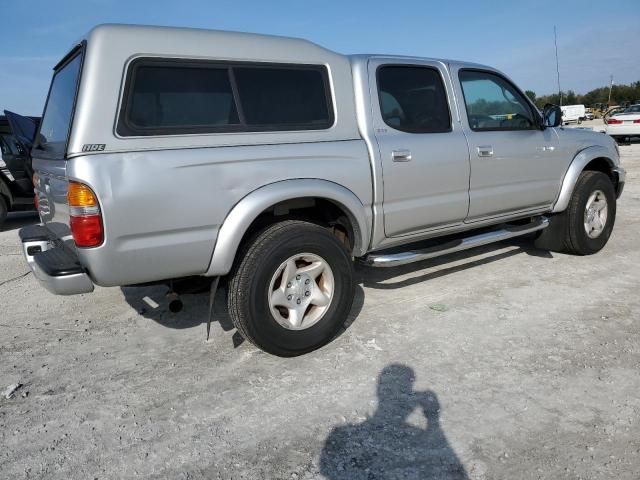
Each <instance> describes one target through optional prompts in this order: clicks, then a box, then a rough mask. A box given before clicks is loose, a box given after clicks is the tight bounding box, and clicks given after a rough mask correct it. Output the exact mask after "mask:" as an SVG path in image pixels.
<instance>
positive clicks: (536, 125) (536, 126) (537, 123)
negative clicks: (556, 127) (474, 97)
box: [457, 68, 542, 133]
mask: <svg viewBox="0 0 640 480" xmlns="http://www.w3.org/2000/svg"><path fill="white" fill-rule="evenodd" d="M463 72H478V73H484V74H488V75H491V76H494V77H498V78H500V79H501V80H503V81H504V82H506V83H507V84H508V85H510V86H511V87H512V88H513V89H514V90H515V91H516V93H518V94H519V95H520V96H521V97H522V99H524V101H525V103H526V105H527V106H528V110H529V113H531V117H532V118H533V125H532V126H530V127H526V128H523V127H513V128H473V127H472V126H471V122H470V121H469V107H468V105H467V99H466V97H465V93H464V86H463V85H462V80H461V79H460V74H461V73H463ZM457 77H458V84H459V85H460V92H461V93H462V102H463V103H464V112H465V116H466V119H467V126H468V127H469V129H470V130H472V131H474V132H477V133H482V132H521V131H530V130H540V127H541V125H542V119H541V117H540V114H539V113H538V109H537V108H536V107H535V105H534V104H533V103H532V102H531V100H529V98H528V97H527V96H526V95H525V94H524V93H523V92H522V90H520V89H519V88H518V87H517V85H516V84H515V83H513V82H512V81H511V80H509V79H508V78H507V77H505V76H504V75H502V74H500V73H498V72H496V71H493V70H485V69H482V68H461V69H459V70H458V72H457Z"/></svg>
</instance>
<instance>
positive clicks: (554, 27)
mask: <svg viewBox="0 0 640 480" xmlns="http://www.w3.org/2000/svg"><path fill="white" fill-rule="evenodd" d="M553 41H554V43H555V46H556V73H557V74H558V95H560V106H562V89H561V88H560V63H559V62H558V34H557V33H556V26H555V25H554V26H553Z"/></svg>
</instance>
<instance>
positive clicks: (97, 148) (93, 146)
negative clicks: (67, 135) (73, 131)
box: [82, 143, 106, 152]
mask: <svg viewBox="0 0 640 480" xmlns="http://www.w3.org/2000/svg"><path fill="white" fill-rule="evenodd" d="M104 147H106V145H105V144H104V143H85V144H84V145H82V151H83V152H102V151H103V150H104Z"/></svg>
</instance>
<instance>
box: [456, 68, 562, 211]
mask: <svg viewBox="0 0 640 480" xmlns="http://www.w3.org/2000/svg"><path fill="white" fill-rule="evenodd" d="M453 75H454V77H455V76H456V72H454V74H453ZM457 77H458V79H459V83H458V82H456V83H458V85H457V87H458V88H459V89H460V94H459V97H460V98H461V100H462V102H461V103H463V104H464V105H463V108H462V110H464V111H465V112H466V122H464V125H465V133H466V134H467V137H468V139H469V150H470V161H471V179H470V182H469V197H470V206H469V216H468V218H467V221H468V222H469V221H474V220H479V219H481V218H485V217H493V216H503V215H504V216H507V215H510V214H514V213H517V212H527V211H536V210H544V209H545V208H547V207H549V206H550V205H551V204H552V203H553V202H554V200H555V198H556V195H557V193H558V191H559V189H560V182H561V180H562V177H563V173H564V169H566V166H567V162H566V161H563V159H562V158H561V156H562V152H561V149H560V148H558V147H559V142H558V135H557V134H556V132H555V130H554V129H553V128H547V129H541V128H540V117H539V114H538V113H537V112H536V111H535V110H534V107H533V106H532V105H531V103H530V102H528V101H527V100H526V98H525V97H524V95H523V94H522V93H521V92H520V91H519V90H518V89H517V88H516V87H515V86H514V85H513V84H512V83H511V82H510V81H509V80H507V79H506V78H504V77H503V76H501V75H499V74H498V73H496V72H491V71H485V70H476V69H462V70H459V71H458V72H457ZM454 82H455V80H454Z"/></svg>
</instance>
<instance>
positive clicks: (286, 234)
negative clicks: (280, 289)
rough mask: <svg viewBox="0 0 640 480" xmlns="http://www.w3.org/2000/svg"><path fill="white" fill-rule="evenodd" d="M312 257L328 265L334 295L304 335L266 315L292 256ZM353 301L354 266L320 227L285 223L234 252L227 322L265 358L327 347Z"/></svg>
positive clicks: (256, 236)
mask: <svg viewBox="0 0 640 480" xmlns="http://www.w3.org/2000/svg"><path fill="white" fill-rule="evenodd" d="M300 253H311V254H314V255H317V256H319V257H321V258H322V259H323V260H324V261H325V262H326V263H328V264H329V266H330V267H331V270H332V272H333V277H334V294H333V299H332V301H331V303H330V304H329V306H328V308H327V310H326V312H325V314H324V315H323V316H322V318H320V320H319V321H318V322H317V323H315V324H313V325H311V326H310V327H309V328H307V329H304V330H290V329H287V328H285V327H283V326H282V325H280V324H279V323H278V322H277V321H276V319H275V318H274V316H273V315H272V313H271V310H270V307H269V301H268V291H269V285H270V282H271V278H272V277H273V275H274V274H275V272H276V271H277V270H278V268H279V267H280V265H282V263H283V262H285V261H286V260H287V259H288V258H290V257H291V256H294V255H296V254H300ZM353 295H354V282H353V262H352V261H351V256H350V254H349V252H347V250H346V248H345V247H344V245H343V244H342V243H340V241H339V240H338V239H337V238H336V237H335V236H334V235H333V234H332V233H331V232H329V231H328V230H327V229H326V228H323V227H321V226H319V225H316V224H313V223H309V222H304V221H299V220H287V221H283V222H280V223H276V224H273V225H270V226H268V227H266V228H265V229H264V230H262V231H261V232H259V233H258V234H257V235H255V236H254V237H253V238H252V239H251V240H250V241H249V242H247V244H246V245H245V246H244V247H243V248H242V249H241V250H240V251H239V255H238V258H237V260H236V263H235V265H234V267H233V269H232V271H231V274H230V278H229V289H228V307H229V316H230V317H231V320H232V321H233V324H234V326H235V327H236V328H237V329H238V332H239V333H240V334H241V335H242V336H243V337H244V338H245V339H246V340H248V341H250V342H251V343H253V344H254V345H256V346H257V347H258V348H260V349H262V350H264V351H265V352H268V353H271V354H274V355H278V356H281V357H293V356H296V355H302V354H305V353H308V352H310V351H312V350H315V349H317V348H320V347H322V346H323V345H325V344H327V343H328V342H329V341H331V340H332V339H333V338H334V337H335V336H336V334H337V333H338V332H339V331H340V329H341V327H342V326H343V325H344V323H345V321H346V319H347V315H348V314H349V312H350V310H351V304H352V302H353Z"/></svg>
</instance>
